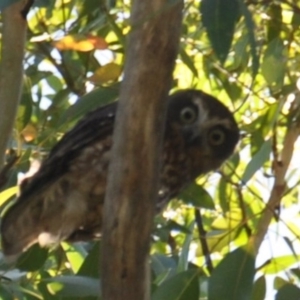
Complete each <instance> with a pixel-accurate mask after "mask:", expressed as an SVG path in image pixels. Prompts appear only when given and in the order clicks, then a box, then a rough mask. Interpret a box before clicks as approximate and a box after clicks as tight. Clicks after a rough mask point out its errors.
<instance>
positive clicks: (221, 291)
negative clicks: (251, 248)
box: [208, 248, 255, 300]
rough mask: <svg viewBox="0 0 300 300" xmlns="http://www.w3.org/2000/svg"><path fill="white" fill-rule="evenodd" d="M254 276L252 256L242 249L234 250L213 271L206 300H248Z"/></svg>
mask: <svg viewBox="0 0 300 300" xmlns="http://www.w3.org/2000/svg"><path fill="white" fill-rule="evenodd" d="M254 275H255V260H254V256H253V255H252V254H251V253H250V252H248V251H246V250H245V249H244V248H238V249H236V250H234V251H233V252H231V253H229V254H227V255H226V256H225V258H224V259H223V260H222V261H221V262H220V263H219V265H218V266H217V267H216V268H215V269H214V271H213V273H212V275H211V277H210V279H209V285H208V291H209V297H208V300H220V299H222V300H250V299H251V293H252V286H253V279H254Z"/></svg>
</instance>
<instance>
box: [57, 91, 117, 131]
mask: <svg viewBox="0 0 300 300" xmlns="http://www.w3.org/2000/svg"><path fill="white" fill-rule="evenodd" d="M118 94H119V89H118V85H115V86H114V87H106V88H98V89H95V90H93V91H92V92H90V93H88V94H86V95H84V96H82V97H81V98H80V99H79V100H78V101H77V102H76V103H75V104H74V105H72V106H71V107H70V108H69V109H67V110H66V111H64V112H63V113H62V116H61V118H60V121H59V122H58V126H61V125H62V124H65V123H69V122H72V121H75V120H77V119H78V118H80V117H81V116H83V115H85V114H86V113H88V112H89V111H91V110H93V109H96V108H97V107H99V106H101V105H105V104H108V103H110V102H112V101H113V100H115V99H116V98H117V96H118Z"/></svg>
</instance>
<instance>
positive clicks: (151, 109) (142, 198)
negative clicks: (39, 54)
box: [102, 0, 183, 300]
mask: <svg viewBox="0 0 300 300" xmlns="http://www.w3.org/2000/svg"><path fill="white" fill-rule="evenodd" d="M182 7H183V2H182V1H181V0H178V1H166V0H143V1H133V7H132V14H131V24H132V27H131V28H132V29H131V33H130V35H129V40H128V48H127V53H126V55H127V56H126V65H125V75H124V81H123V83H122V88H121V95H120V102H119V107H118V112H117V122H116V126H115V132H114V145H113V149H112V156H111V165H110V172H109V179H108V187H107V194H106V199H105V207H104V221H103V226H104V228H103V249H102V289H103V299H105V300H118V299H120V300H121V299H122V300H124V299H128V300H129V299H130V300H135V299H136V300H142V299H149V274H148V273H149V272H148V270H147V265H148V252H149V244H150V233H151V229H152V223H153V216H154V207H155V201H156V198H157V190H158V182H159V178H158V174H159V169H160V156H161V155H160V154H161V144H162V138H163V128H164V117H165V110H166V97H167V94H168V91H169V89H170V83H171V78H172V70H173V67H174V61H175V58H176V55H177V51H178V44H179V35H180V29H181V13H182Z"/></svg>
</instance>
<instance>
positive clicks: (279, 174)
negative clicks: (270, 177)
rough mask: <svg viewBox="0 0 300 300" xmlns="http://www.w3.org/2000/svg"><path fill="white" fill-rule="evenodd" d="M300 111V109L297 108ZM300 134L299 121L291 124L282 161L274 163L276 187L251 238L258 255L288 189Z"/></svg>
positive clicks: (286, 136)
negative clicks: (288, 174)
mask: <svg viewBox="0 0 300 300" xmlns="http://www.w3.org/2000/svg"><path fill="white" fill-rule="evenodd" d="M297 109H298V110H299V107H297ZM299 134H300V124H299V120H297V122H294V123H293V124H291V126H290V127H289V128H288V130H287V132H286V135H285V139H284V143H283V149H282V151H281V155H280V161H278V160H275V161H274V175H275V181H274V185H273V188H272V191H271V194H270V197H269V200H268V202H267V204H266V208H265V210H264V212H263V213H262V216H261V218H260V220H259V222H258V225H257V229H256V233H255V234H254V235H253V236H252V238H251V240H250V241H251V243H250V245H252V246H253V250H254V253H255V254H257V253H258V250H259V247H260V245H261V243H262V242H263V239H264V237H265V235H266V233H267V231H268V228H269V225H270V223H271V221H272V218H273V217H274V210H275V209H276V207H278V205H280V201H281V198H282V195H283V193H284V191H285V188H286V183H285V176H286V172H287V170H288V167H289V165H290V162H291V159H292V156H293V151H294V144H295V142H296V140H297V138H298V137H299Z"/></svg>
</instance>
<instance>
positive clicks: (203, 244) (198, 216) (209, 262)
mask: <svg viewBox="0 0 300 300" xmlns="http://www.w3.org/2000/svg"><path fill="white" fill-rule="evenodd" d="M194 212H195V220H196V225H197V228H198V232H199V240H200V244H201V247H202V251H203V254H204V258H205V262H206V266H207V269H208V272H209V274H211V273H212V271H213V270H214V266H213V263H212V260H211V257H210V252H209V248H208V244H207V240H206V231H205V229H204V227H203V222H202V217H201V213H200V209H198V208H195V210H194Z"/></svg>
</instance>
